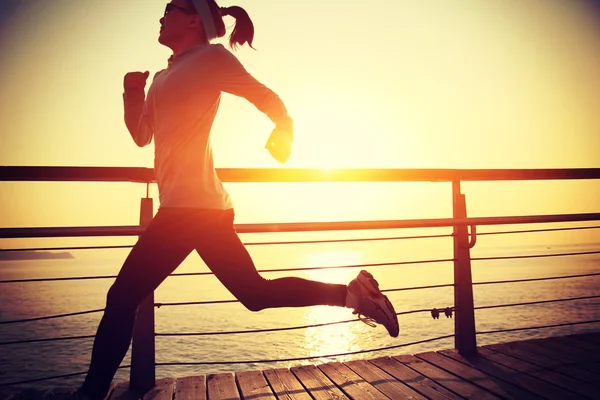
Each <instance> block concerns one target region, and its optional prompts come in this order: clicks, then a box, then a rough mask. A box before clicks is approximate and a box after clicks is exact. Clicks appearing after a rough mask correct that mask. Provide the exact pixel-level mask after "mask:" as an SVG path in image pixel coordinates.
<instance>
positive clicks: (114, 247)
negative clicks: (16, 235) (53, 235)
mask: <svg viewBox="0 0 600 400" xmlns="http://www.w3.org/2000/svg"><path fill="white" fill-rule="evenodd" d="M132 247H133V245H132V244H123V245H110V246H66V247H24V248H13V249H0V253H4V252H11V251H55V250H110V249H130V248H132Z"/></svg>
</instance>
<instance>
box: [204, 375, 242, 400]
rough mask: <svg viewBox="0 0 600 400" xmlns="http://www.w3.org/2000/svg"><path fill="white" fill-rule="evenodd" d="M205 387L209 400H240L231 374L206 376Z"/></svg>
mask: <svg viewBox="0 0 600 400" xmlns="http://www.w3.org/2000/svg"><path fill="white" fill-rule="evenodd" d="M206 387H207V392H208V398H209V399H210V400H241V399H240V394H239V393H238V390H237V386H236V384H235V380H234V378H233V374H232V373H222V374H211V375H208V376H207V377H206Z"/></svg>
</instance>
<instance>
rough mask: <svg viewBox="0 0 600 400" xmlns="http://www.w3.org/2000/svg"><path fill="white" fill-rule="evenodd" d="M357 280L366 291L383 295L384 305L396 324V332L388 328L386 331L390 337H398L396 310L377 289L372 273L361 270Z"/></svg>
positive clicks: (398, 326) (398, 328) (398, 327)
mask: <svg viewBox="0 0 600 400" xmlns="http://www.w3.org/2000/svg"><path fill="white" fill-rule="evenodd" d="M358 281H359V282H360V284H361V285H362V286H363V287H364V288H365V289H367V291H368V292H369V293H371V294H373V295H377V296H383V299H384V300H385V305H386V307H387V309H388V311H389V312H390V314H392V315H393V316H394V318H393V319H392V320H393V321H394V323H395V325H396V331H395V332H394V333H396V334H395V335H393V334H392V332H390V331H389V330H388V333H389V334H390V336H391V337H398V334H399V333H400V325H399V324H398V317H397V316H396V311H395V310H394V306H393V305H392V303H391V302H390V300H389V299H388V297H387V296H386V295H385V294H383V293H381V290H379V285H378V284H377V283H376V281H375V278H373V275H371V274H370V273H369V272H367V271H365V270H363V271H361V272H360V274H359V275H358ZM386 329H387V328H386Z"/></svg>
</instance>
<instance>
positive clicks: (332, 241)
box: [0, 226, 600, 253]
mask: <svg viewBox="0 0 600 400" xmlns="http://www.w3.org/2000/svg"><path fill="white" fill-rule="evenodd" d="M599 228H600V226H578V227H571V228H547V229H524V230H512V231H496V232H478V233H477V235H478V236H485V235H505V234H518V233H536V232H554V231H570V230H581V229H599ZM452 236H453V235H452V234H439V235H415V236H391V237H378V238H349V239H323V240H295V241H275V242H244V243H243V244H244V245H245V246H260V245H295V244H318V243H344V242H370V241H385V240H403V239H434V238H446V237H452ZM132 247H133V244H128V245H109V246H70V247H69V246H66V247H27V248H13V249H0V253H2V252H14V251H56V250H111V249H128V248H132Z"/></svg>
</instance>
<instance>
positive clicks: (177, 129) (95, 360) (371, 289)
mask: <svg viewBox="0 0 600 400" xmlns="http://www.w3.org/2000/svg"><path fill="white" fill-rule="evenodd" d="M224 16H231V17H233V18H235V20H236V23H235V27H234V29H233V32H232V34H231V35H230V37H229V44H230V47H231V48H236V46H241V45H244V44H248V45H249V46H250V47H252V39H253V36H254V26H253V24H252V21H251V20H250V18H249V16H248V14H247V13H246V11H245V10H244V9H242V8H240V7H237V6H232V7H219V6H218V5H217V3H216V2H215V1H214V0H172V1H171V2H169V3H168V4H167V5H166V8H165V12H164V15H163V16H162V18H160V21H159V22H160V34H159V37H158V41H159V43H160V44H162V45H164V46H167V47H168V48H170V49H171V50H172V51H173V54H172V56H171V57H170V58H169V61H168V67H167V68H166V69H164V70H162V71H160V72H158V73H156V74H155V75H154V78H153V80H152V84H151V85H150V87H149V89H148V92H147V93H146V91H145V87H146V80H147V78H148V76H149V73H148V72H130V73H127V74H126V75H125V78H124V93H123V101H124V109H125V124H126V125H127V129H128V130H129V132H130V134H131V137H132V138H133V140H134V142H135V143H136V144H137V145H138V146H140V147H142V146H146V145H148V144H150V143H151V142H152V140H153V139H154V146H155V165H154V171H155V175H156V179H157V182H158V189H159V197H160V208H159V210H158V212H157V214H156V215H155V217H154V219H153V220H152V221H151V223H150V224H149V225H148V227H147V228H146V230H145V231H144V233H143V234H142V235H141V236H140V238H139V240H138V241H137V243H136V244H135V246H134V247H133V249H132V250H131V252H130V254H129V255H128V257H127V259H126V260H125V263H124V264H123V266H122V268H121V270H120V272H119V274H118V276H117V278H116V280H115V282H114V284H113V285H112V286H111V288H110V290H109V291H108V295H107V300H106V309H105V311H104V315H103V317H102V320H101V322H100V325H99V327H98V331H97V333H96V337H95V341H94V347H93V350H92V357H91V363H90V367H89V371H88V373H87V376H86V379H85V382H84V383H83V385H82V387H81V388H80V389H79V390H78V392H77V394H78V396H80V397H81V398H89V399H103V398H104V397H105V396H106V395H107V393H108V391H109V387H110V384H111V382H112V380H113V377H114V374H115V372H116V371H117V368H118V367H119V365H120V363H121V361H122V360H123V358H124V357H125V354H126V353H127V350H128V348H129V345H130V343H131V338H132V332H133V326H134V323H135V317H136V310H137V308H138V305H139V304H140V303H141V302H142V300H143V299H144V298H146V297H147V296H148V295H149V294H150V293H152V292H153V291H154V290H155V289H156V288H157V287H158V286H159V285H160V284H161V283H162V282H163V281H164V280H165V279H166V278H167V276H169V274H171V273H172V272H173V271H174V270H175V269H176V268H177V267H178V266H179V264H180V263H181V262H183V261H184V260H185V258H186V257H187V256H188V255H189V254H190V253H191V252H192V251H193V250H196V251H197V252H198V254H199V255H200V257H201V258H202V259H203V260H204V262H205V263H206V265H207V266H208V267H209V268H210V270H211V271H212V272H213V273H214V275H215V276H216V277H217V278H218V279H219V280H220V281H221V282H222V283H223V285H225V287H226V288H227V289H228V290H229V291H230V292H231V293H232V294H233V295H234V296H235V297H236V298H237V299H238V300H239V301H240V302H241V303H242V304H243V305H244V306H245V307H246V308H248V309H249V310H251V311H259V310H263V309H266V308H274V307H305V306H316V305H330V306H339V307H348V308H350V309H353V310H354V313H355V314H358V315H359V317H361V316H362V319H363V320H364V321H366V322H368V323H369V324H371V325H373V324H372V323H373V322H377V323H379V324H381V325H383V326H384V327H385V328H386V329H387V331H388V332H389V334H390V335H391V336H392V337H397V336H398V331H399V327H398V319H397V316H396V313H395V311H394V307H393V306H392V304H391V303H390V301H389V300H388V298H387V297H386V296H385V295H383V294H382V293H381V291H380V290H379V288H378V284H377V282H376V281H375V279H373V276H371V274H369V273H368V272H367V271H361V272H360V273H359V274H358V276H357V277H356V278H355V279H353V280H352V281H351V282H350V283H349V284H348V285H342V284H328V283H323V282H317V281H311V280H306V279H302V278H297V277H286V278H278V279H272V280H269V279H265V278H263V277H262V276H260V275H259V274H258V272H257V271H256V268H255V266H254V263H253V262H252V259H251V258H250V255H249V254H248V252H247V250H246V248H245V247H244V245H243V244H242V242H241V241H240V239H239V237H238V235H237V233H236V231H235V228H234V210H233V204H232V201H231V198H230V196H229V194H228V193H227V191H226V190H225V188H224V187H223V185H222V183H221V181H220V180H219V178H218V176H217V174H216V171H215V167H214V163H213V154H212V149H211V145H210V140H209V136H210V130H211V126H212V124H213V121H214V119H215V115H216V113H217V110H218V108H219V101H220V98H221V93H223V92H226V93H231V94H234V95H237V96H241V97H243V98H245V99H247V100H248V101H250V102H251V103H252V104H254V105H255V106H256V108H258V109H259V110H260V111H262V112H263V113H264V114H266V115H267V116H268V117H269V118H270V119H271V120H272V121H273V123H274V124H275V127H274V130H273V131H272V133H271V135H270V137H269V139H268V141H267V143H266V148H267V149H268V150H269V152H270V153H271V155H272V156H273V157H274V158H275V159H276V160H277V161H279V162H281V163H284V162H286V161H287V160H288V158H289V156H290V154H291V149H292V143H293V121H292V119H291V118H290V116H289V115H288V112H287V109H286V107H285V105H284V104H283V102H282V101H281V99H280V98H279V97H278V96H277V95H276V94H275V93H274V92H273V91H271V90H270V89H268V88H267V87H265V86H264V85H263V84H261V83H260V82H258V81H257V80H256V79H255V78H253V77H252V76H251V75H250V74H249V73H248V72H247V71H246V70H245V69H244V67H243V66H242V64H240V62H239V61H238V59H237V58H236V57H235V56H234V55H233V54H232V53H231V52H230V51H229V50H227V49H226V48H225V47H224V46H223V45H221V44H211V43H210V41H211V40H212V39H215V38H218V37H223V36H224V35H225V25H224V23H223V17H224Z"/></svg>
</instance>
